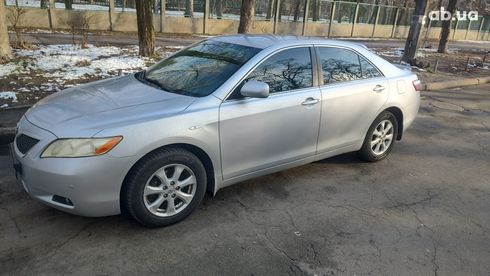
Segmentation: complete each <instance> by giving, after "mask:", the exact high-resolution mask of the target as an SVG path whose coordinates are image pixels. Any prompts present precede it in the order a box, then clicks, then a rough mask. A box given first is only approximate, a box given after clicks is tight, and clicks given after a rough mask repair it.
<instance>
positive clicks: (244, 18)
mask: <svg viewBox="0 0 490 276" xmlns="http://www.w3.org/2000/svg"><path fill="white" fill-rule="evenodd" d="M254 15H255V0H242V7H241V9H240V25H239V26H238V33H239V34H246V33H248V32H250V29H252V24H253V21H254Z"/></svg>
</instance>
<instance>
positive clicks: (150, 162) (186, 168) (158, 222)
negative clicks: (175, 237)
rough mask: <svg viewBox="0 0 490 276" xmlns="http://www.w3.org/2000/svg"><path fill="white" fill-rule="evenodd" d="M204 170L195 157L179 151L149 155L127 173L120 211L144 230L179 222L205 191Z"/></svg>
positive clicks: (171, 149) (178, 149)
mask: <svg viewBox="0 0 490 276" xmlns="http://www.w3.org/2000/svg"><path fill="white" fill-rule="evenodd" d="M206 180H207V176H206V170H205V168H204V166H203V164H202V162H201V161H200V160H199V158H198V157H197V156H195V155H194V154H193V153H191V152H189V151H187V150H184V149H180V148H167V149H161V150H158V151H156V152H153V153H150V154H149V155H148V156H146V157H144V158H143V159H142V160H141V161H139V162H138V163H137V164H136V165H135V167H134V168H133V169H132V170H131V171H130V173H129V174H128V177H127V179H126V181H125V183H124V185H123V189H122V192H121V200H122V204H123V206H122V207H123V208H124V209H125V210H126V211H127V212H128V213H129V215H131V217H132V218H134V219H135V220H136V221H138V222H139V223H141V224H143V225H144V226H147V227H161V226H166V225H170V224H173V223H176V222H179V221H181V220H183V219H184V218H186V217H187V216H188V215H190V214H191V213H192V211H193V210H194V209H195V208H196V207H197V206H199V204H200V203H201V201H202V199H203V198H204V194H205V192H206V182H207V181H206Z"/></svg>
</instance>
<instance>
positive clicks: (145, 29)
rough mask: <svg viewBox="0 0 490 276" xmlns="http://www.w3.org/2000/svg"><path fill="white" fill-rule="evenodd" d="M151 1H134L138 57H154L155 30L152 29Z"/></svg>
mask: <svg viewBox="0 0 490 276" xmlns="http://www.w3.org/2000/svg"><path fill="white" fill-rule="evenodd" d="M151 2H152V1H136V19H137V22H138V41H139V53H140V56H143V57H150V56H153V55H155V29H154V27H153V13H152V11H151V8H152V3H151Z"/></svg>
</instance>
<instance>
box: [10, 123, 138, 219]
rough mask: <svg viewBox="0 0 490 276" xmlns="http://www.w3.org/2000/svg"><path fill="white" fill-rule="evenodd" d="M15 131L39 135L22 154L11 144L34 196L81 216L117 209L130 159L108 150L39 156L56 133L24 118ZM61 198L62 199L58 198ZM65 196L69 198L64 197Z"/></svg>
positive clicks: (21, 175) (22, 179)
mask: <svg viewBox="0 0 490 276" xmlns="http://www.w3.org/2000/svg"><path fill="white" fill-rule="evenodd" d="M18 133H19V134H21V133H23V134H26V135H29V136H31V137H35V138H36V139H39V140H40V142H39V143H37V144H36V145H35V146H34V147H32V148H31V149H30V150H29V151H28V152H27V153H26V154H25V155H24V154H22V153H21V152H20V151H19V150H18V148H17V147H16V146H15V142H14V145H12V147H11V150H12V151H13V152H12V155H13V159H14V162H15V160H17V161H18V165H17V169H16V172H17V177H18V179H19V181H20V182H21V183H22V185H23V186H24V189H25V190H26V191H27V193H28V194H29V195H30V196H32V197H33V198H35V199H37V200H40V201H41V202H43V203H45V204H47V205H49V206H52V207H54V208H56V209H59V210H62V211H65V212H68V213H72V214H76V215H82V216H90V217H99V216H109V215H116V214H119V213H120V207H119V193H120V190H121V185H122V183H123V180H124V177H125V175H126V174H127V172H128V171H129V169H130V167H131V164H133V163H132V160H130V158H117V157H113V156H111V155H109V154H106V155H102V156H94V157H84V158H40V155H41V153H42V151H43V150H44V149H45V148H46V146H47V145H49V143H51V142H52V141H54V140H55V139H57V137H56V136H55V135H54V134H52V133H50V132H49V131H46V130H44V129H41V128H38V127H37V126H35V125H33V124H31V123H30V122H29V121H27V120H26V119H25V118H23V119H22V120H21V122H20V124H19V130H18ZM60 199H61V200H60ZM67 199H68V200H67Z"/></svg>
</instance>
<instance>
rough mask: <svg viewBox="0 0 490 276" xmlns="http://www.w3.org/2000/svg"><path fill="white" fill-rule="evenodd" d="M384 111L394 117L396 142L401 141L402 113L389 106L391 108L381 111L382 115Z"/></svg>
mask: <svg viewBox="0 0 490 276" xmlns="http://www.w3.org/2000/svg"><path fill="white" fill-rule="evenodd" d="M385 111H389V112H391V113H392V114H393V115H395V118H396V122H397V124H398V133H397V136H396V140H401V139H402V136H403V112H402V110H401V109H400V108H398V107H396V106H391V107H388V108H386V109H385V110H383V111H382V112H381V113H383V112H385ZM381 113H380V114H381Z"/></svg>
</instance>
